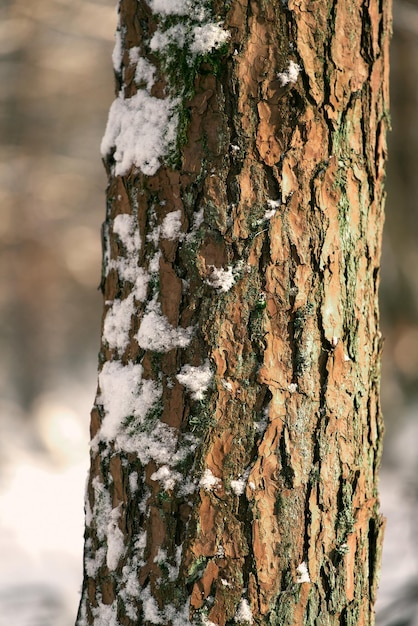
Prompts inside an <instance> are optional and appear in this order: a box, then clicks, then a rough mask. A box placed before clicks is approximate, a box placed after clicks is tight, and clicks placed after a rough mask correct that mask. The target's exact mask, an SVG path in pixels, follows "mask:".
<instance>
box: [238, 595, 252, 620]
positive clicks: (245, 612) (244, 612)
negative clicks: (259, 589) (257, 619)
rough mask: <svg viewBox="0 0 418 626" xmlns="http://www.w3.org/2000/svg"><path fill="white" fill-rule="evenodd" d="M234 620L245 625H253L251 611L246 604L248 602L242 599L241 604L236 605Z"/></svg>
mask: <svg viewBox="0 0 418 626" xmlns="http://www.w3.org/2000/svg"><path fill="white" fill-rule="evenodd" d="M235 620H236V621H237V622H244V623H246V624H252V623H253V614H252V611H251V607H250V605H249V604H248V600H246V599H245V598H242V600H241V602H240V603H239V605H238V608H237V612H236V613H235Z"/></svg>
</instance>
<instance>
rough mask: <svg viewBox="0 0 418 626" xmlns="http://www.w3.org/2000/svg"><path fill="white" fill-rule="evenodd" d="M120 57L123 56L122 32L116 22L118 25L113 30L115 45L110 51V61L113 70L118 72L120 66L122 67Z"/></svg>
mask: <svg viewBox="0 0 418 626" xmlns="http://www.w3.org/2000/svg"><path fill="white" fill-rule="evenodd" d="M118 22H119V20H118ZM122 58H123V44H122V32H121V28H120V24H119V23H118V27H117V30H116V32H115V47H114V48H113V52H112V63H113V69H114V70H115V72H120V70H121V67H122Z"/></svg>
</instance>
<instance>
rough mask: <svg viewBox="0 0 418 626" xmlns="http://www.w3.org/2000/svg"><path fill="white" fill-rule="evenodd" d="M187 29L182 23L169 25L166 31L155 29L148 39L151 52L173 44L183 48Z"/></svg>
mask: <svg viewBox="0 0 418 626" xmlns="http://www.w3.org/2000/svg"><path fill="white" fill-rule="evenodd" d="M186 35H187V30H186V27H185V26H184V25H183V24H176V25H175V26H171V27H170V28H168V29H167V30H166V31H164V32H161V31H160V30H157V31H156V32H155V33H154V35H153V36H152V39H151V41H150V48H151V50H152V51H153V52H157V51H160V50H164V48H166V47H167V46H172V45H175V46H176V47H177V48H183V47H184V45H185V43H186Z"/></svg>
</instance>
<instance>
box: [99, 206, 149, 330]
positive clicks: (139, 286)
mask: <svg viewBox="0 0 418 626" xmlns="http://www.w3.org/2000/svg"><path fill="white" fill-rule="evenodd" d="M113 232H114V233H115V234H116V235H117V236H118V238H119V240H120V242H121V244H122V245H123V246H124V248H125V254H124V256H118V257H117V259H109V258H108V257H109V254H107V259H106V268H107V273H109V272H110V271H111V270H112V269H115V270H116V271H117V273H118V275H119V278H120V280H121V281H124V282H125V281H128V282H130V283H132V284H133V285H134V289H133V291H132V293H133V296H134V297H135V299H136V300H138V301H139V302H143V301H144V300H145V299H146V297H147V290H148V282H149V274H148V272H146V271H145V270H144V268H143V267H138V252H139V251H140V249H141V237H140V232H139V227H138V223H137V220H136V218H135V217H134V216H132V215H128V214H125V213H124V214H121V215H117V216H116V217H115V219H114V221H113ZM108 323H109V322H108Z"/></svg>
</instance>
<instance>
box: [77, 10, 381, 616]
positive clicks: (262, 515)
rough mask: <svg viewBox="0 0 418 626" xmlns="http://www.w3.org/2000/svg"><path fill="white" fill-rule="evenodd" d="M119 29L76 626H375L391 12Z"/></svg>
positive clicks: (196, 15)
mask: <svg viewBox="0 0 418 626" xmlns="http://www.w3.org/2000/svg"><path fill="white" fill-rule="evenodd" d="M186 5H187V6H186ZM119 11H120V23H119V27H118V37H117V46H116V49H115V54H114V63H115V65H116V70H117V80H118V93H119V95H118V98H117V100H116V101H115V104H114V105H113V106H112V110H111V113H110V117H109V125H108V128H107V131H106V135H105V138H104V140H103V145H102V149H103V152H104V154H105V163H106V167H107V170H108V174H109V186H108V203H107V215H106V221H105V224H104V229H103V233H104V262H103V281H102V287H103V292H104V302H105V304H104V317H103V335H102V347H101V352H100V373H99V387H98V393H97V398H96V403H95V407H94V409H93V411H92V420H91V436H92V447H91V470H90V477H89V483H88V490H87V497H86V544H85V560H84V567H85V573H84V584H83V590H82V599H81V604H80V610H79V616H78V620H77V624H78V626H85V625H87V624H95V625H96V626H103V625H116V624H121V625H124V626H125V625H126V626H129V625H133V624H146V625H148V624H166V625H173V626H183V625H186V624H207V625H209V626H213V624H215V625H218V626H224V625H225V624H246V623H253V624H259V625H262V624H270V625H277V626H279V625H280V626H288V625H295V626H296V625H302V624H309V625H311V624H312V625H313V624H316V625H321V626H327V625H333V624H346V625H354V624H356V625H369V624H372V623H373V622H374V610H373V604H374V601H375V595H376V585H377V577H378V570H379V563H380V550H381V538H382V526H383V524H382V518H381V517H380V515H379V512H378V497H377V471H378V466H379V460H380V450H381V436H382V422H381V415H380V407H379V352H380V343H381V340H380V332H379V328H378V310H377V289H378V274H379V259H380V244H381V230H382V224H383V209H382V205H383V190H382V185H383V176H384V160H385V132H386V127H387V106H388V84H387V82H388V77H387V74H388V40H389V31H390V9H389V6H388V4H387V3H382V4H381V3H379V2H378V1H377V0H369V2H368V3H364V4H360V3H359V2H358V0H336V1H335V2H334V3H331V2H329V1H327V0H317V1H316V2H312V1H309V0H289V1H288V4H287V3H286V2H283V3H279V2H268V1H264V0H257V1H251V0H249V1H248V2H247V1H246V0H231V1H230V2H220V1H214V2H213V3H211V2H201V3H199V2H198V1H197V0H192V1H191V2H190V3H187V2H186V1H185V0H177V1H175V0H170V1H167V2H163V1H161V0H150V1H149V4H147V3H146V2H145V1H144V0H140V1H138V0H122V1H121V3H120V7H119ZM162 124H163V126H164V128H165V130H164V131H162V130H161V125H162Z"/></svg>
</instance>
